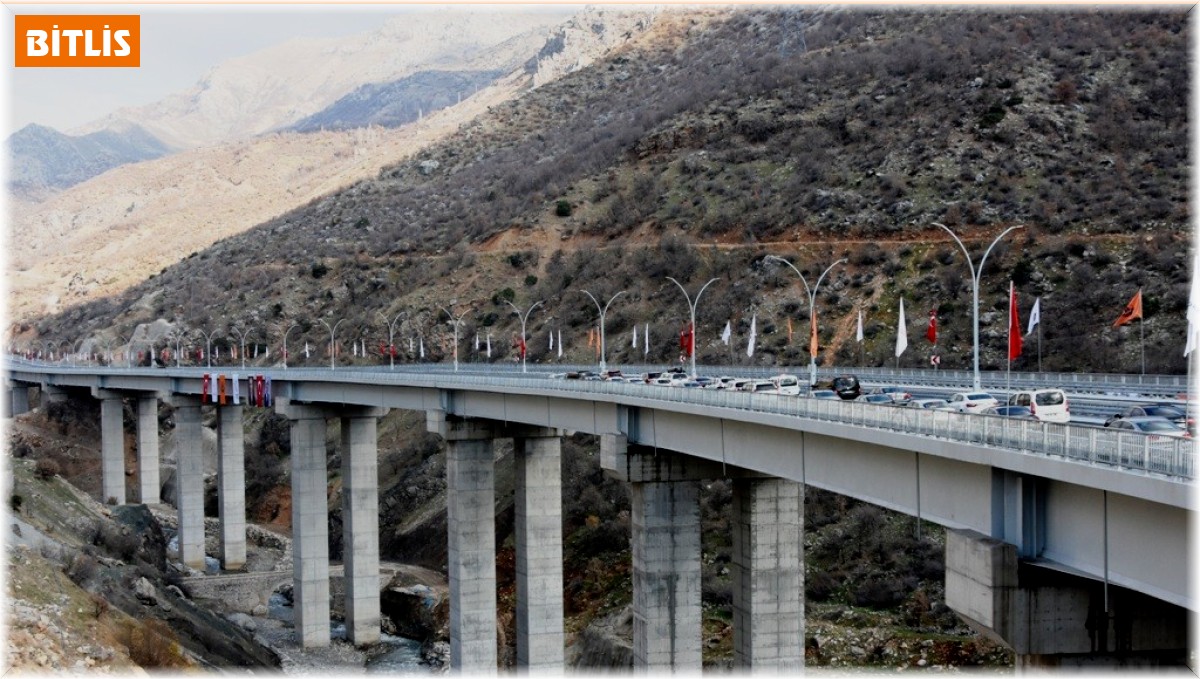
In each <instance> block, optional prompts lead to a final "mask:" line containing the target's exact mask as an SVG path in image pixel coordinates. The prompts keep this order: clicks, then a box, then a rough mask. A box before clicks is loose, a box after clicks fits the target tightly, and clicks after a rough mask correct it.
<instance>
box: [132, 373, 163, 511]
mask: <svg viewBox="0 0 1200 679" xmlns="http://www.w3.org/2000/svg"><path fill="white" fill-rule="evenodd" d="M137 403H138V411H137V451H138V500H140V501H141V503H142V504H147V505H153V504H158V503H159V502H160V499H159V491H160V489H161V488H162V481H161V479H160V477H159V470H158V464H159V455H158V396H157V395H156V394H144V395H142V396H139V397H138V402H137Z"/></svg>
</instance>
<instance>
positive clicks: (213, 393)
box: [208, 373, 218, 403]
mask: <svg viewBox="0 0 1200 679" xmlns="http://www.w3.org/2000/svg"><path fill="white" fill-rule="evenodd" d="M209 381H210V382H211V386H210V387H209V389H208V395H209V396H210V397H211V398H210V400H211V401H212V402H213V403H216V402H217V386H218V385H217V374H216V373H212V374H211V375H209Z"/></svg>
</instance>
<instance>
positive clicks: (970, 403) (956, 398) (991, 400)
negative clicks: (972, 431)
mask: <svg viewBox="0 0 1200 679" xmlns="http://www.w3.org/2000/svg"><path fill="white" fill-rule="evenodd" d="M998 405H1000V401H998V400H997V399H996V398H995V397H994V396H992V395H991V394H989V393H987V392H986V391H960V392H958V393H956V394H954V395H953V396H951V397H950V407H951V408H953V409H954V410H956V411H958V412H960V413H977V412H979V411H981V410H983V409H984V408H991V407H992V406H998Z"/></svg>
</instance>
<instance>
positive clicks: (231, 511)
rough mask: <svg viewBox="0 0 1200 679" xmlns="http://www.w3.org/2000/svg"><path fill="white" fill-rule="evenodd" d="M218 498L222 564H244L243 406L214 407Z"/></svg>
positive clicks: (232, 567)
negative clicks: (215, 414)
mask: <svg viewBox="0 0 1200 679" xmlns="http://www.w3.org/2000/svg"><path fill="white" fill-rule="evenodd" d="M217 500H218V516H220V518H221V567H222V568H224V569H225V570H235V569H239V568H242V567H244V566H245V565H246V444H245V433H244V430H243V424H242V406H241V405H226V406H220V407H218V408H217Z"/></svg>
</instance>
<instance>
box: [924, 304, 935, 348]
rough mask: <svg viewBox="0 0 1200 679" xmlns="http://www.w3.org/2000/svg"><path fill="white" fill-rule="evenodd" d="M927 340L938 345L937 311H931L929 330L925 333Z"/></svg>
mask: <svg viewBox="0 0 1200 679" xmlns="http://www.w3.org/2000/svg"><path fill="white" fill-rule="evenodd" d="M925 339H927V340H929V341H930V342H931V343H932V344H937V309H931V310H930V311H929V329H928V330H926V331H925Z"/></svg>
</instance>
